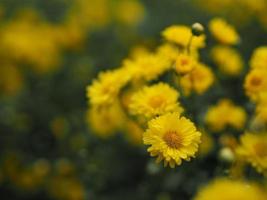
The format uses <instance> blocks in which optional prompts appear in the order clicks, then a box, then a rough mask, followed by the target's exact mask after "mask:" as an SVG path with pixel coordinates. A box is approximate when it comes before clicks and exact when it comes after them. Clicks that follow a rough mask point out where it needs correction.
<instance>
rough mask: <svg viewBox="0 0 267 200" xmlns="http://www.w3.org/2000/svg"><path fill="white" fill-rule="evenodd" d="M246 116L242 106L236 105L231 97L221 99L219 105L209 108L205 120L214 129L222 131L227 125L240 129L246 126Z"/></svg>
mask: <svg viewBox="0 0 267 200" xmlns="http://www.w3.org/2000/svg"><path fill="white" fill-rule="evenodd" d="M229 116H231V117H229ZM246 118H247V115H246V112H245V111H244V109H243V108H242V107H239V106H236V105H234V104H233V103H232V101H231V100H229V99H221V100H220V101H219V102H218V104H217V105H215V106H211V107H210V108H209V110H208V112H207V114H206V116H205V122H206V123H207V125H208V126H209V128H210V129H211V130H213V131H222V130H223V129H224V128H225V127H226V126H231V127H233V128H235V129H239V130H240V129H242V128H243V127H244V125H245V122H246Z"/></svg>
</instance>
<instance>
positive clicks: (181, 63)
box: [175, 53, 197, 74]
mask: <svg viewBox="0 0 267 200" xmlns="http://www.w3.org/2000/svg"><path fill="white" fill-rule="evenodd" d="M196 65H197V61H196V59H195V58H193V57H192V56H190V55H188V54H185V53H182V54H179V55H178V57H177V59H176V62H175V71H176V72H177V73H178V74H187V73H189V72H191V71H192V70H193V69H194V68H195V66H196Z"/></svg>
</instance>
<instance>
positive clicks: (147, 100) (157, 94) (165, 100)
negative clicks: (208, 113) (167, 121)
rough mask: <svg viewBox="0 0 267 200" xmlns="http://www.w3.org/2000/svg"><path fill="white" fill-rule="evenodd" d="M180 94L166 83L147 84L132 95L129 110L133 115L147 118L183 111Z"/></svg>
mask: <svg viewBox="0 0 267 200" xmlns="http://www.w3.org/2000/svg"><path fill="white" fill-rule="evenodd" d="M179 96H180V94H179V92H178V91H176V90H175V89H173V88H172V87H170V86H169V85H168V84H166V83H157V84H155V85H152V86H145V87H143V88H142V89H141V90H139V91H137V92H136V93H134V94H133V95H132V97H131V100H130V105H129V110H130V113H131V114H133V115H144V116H145V117H147V118H151V117H154V116H157V115H162V114H165V113H167V112H172V111H177V112H179V113H181V112H182V110H183V109H182V108H181V107H180V106H179V102H178V98H179Z"/></svg>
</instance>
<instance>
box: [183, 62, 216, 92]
mask: <svg viewBox="0 0 267 200" xmlns="http://www.w3.org/2000/svg"><path fill="white" fill-rule="evenodd" d="M213 82H214V75H213V73H212V71H211V70H210V68H209V67H207V66H206V65H204V64H201V63H198V64H197V65H196V66H195V68H194V69H193V70H192V71H191V72H190V73H188V74H186V75H185V76H183V77H181V79H180V85H181V87H182V89H183V91H184V93H185V95H189V94H190V93H191V92H192V91H195V92H196V93H197V94H203V93H204V92H205V91H206V90H207V89H209V87H210V86H211V85H212V83H213Z"/></svg>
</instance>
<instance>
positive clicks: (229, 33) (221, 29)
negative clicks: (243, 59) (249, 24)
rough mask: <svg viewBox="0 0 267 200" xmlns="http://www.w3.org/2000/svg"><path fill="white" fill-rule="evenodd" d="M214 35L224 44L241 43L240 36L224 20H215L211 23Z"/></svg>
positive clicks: (211, 30)
mask: <svg viewBox="0 0 267 200" xmlns="http://www.w3.org/2000/svg"><path fill="white" fill-rule="evenodd" d="M209 29H210V32H211V33H212V35H213V36H214V37H215V38H216V39H217V40H218V41H219V42H220V43H222V44H227V45H234V44H237V43H238V42H239V41H240V38H239V35H238V33H237V32H236V30H235V29H234V27H233V26H231V25H230V24H228V23H227V22H226V21H225V20H224V19H222V18H214V19H212V20H211V21H210V23H209Z"/></svg>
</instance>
